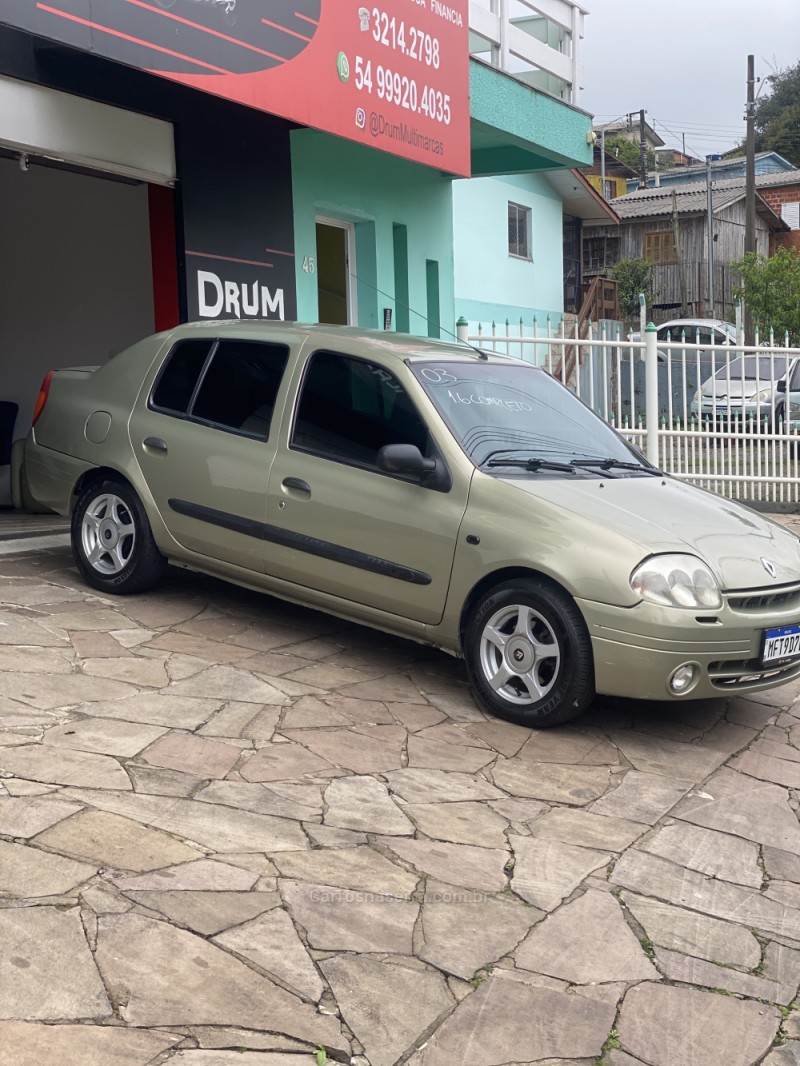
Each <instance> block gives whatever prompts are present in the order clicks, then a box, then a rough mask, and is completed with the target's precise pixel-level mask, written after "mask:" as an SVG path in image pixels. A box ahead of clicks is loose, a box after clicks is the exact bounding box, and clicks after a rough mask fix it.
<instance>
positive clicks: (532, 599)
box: [464, 578, 595, 728]
mask: <svg viewBox="0 0 800 1066" xmlns="http://www.w3.org/2000/svg"><path fill="white" fill-rule="evenodd" d="M464 654H465V658H466V662H467V671H468V673H469V677H470V681H471V682H472V687H473V692H474V694H475V698H476V700H477V702H478V703H479V705H480V706H482V707H483V708H484V709H485V710H487V711H489V713H491V714H495V715H498V716H499V717H501V718H507V719H509V720H511V721H512V722H517V723H519V724H520V725H527V726H532V727H535V728H541V727H543V726H550V725H558V724H559V723H561V722H567V721H569V720H570V719H571V718H575V717H576V716H577V715H579V714H580V713H581V711H583V710H585V708H586V707H587V706H588V704H589V703H590V702H591V701H592V699H593V698H594V694H595V692H594V665H593V660H592V645H591V641H590V639H589V634H588V631H587V629H586V624H585V622H584V621H583V617H582V615H581V613H580V611H579V610H578V608H577V606H576V605H575V603H574V601H573V600H572V599H571V598H570V597H569V596H568V595H567V594H566V593H565V592H563V591H562V590H561V589H559V588H558V587H557V586H555V585H552V584H551V583H550V582H548V581H545V580H542V579H538V578H530V579H527V580H518V581H511V582H508V583H506V584H503V585H499V586H498V587H497V588H495V589H494V590H493V591H491V592H490V593H489V594H488V595H487V596H485V597H484V598H483V599H482V600H481V602H480V603H479V604H478V605H477V607H476V609H475V610H474V612H473V614H472V617H471V619H470V621H469V623H468V625H467V628H466V632H465V637H464Z"/></svg>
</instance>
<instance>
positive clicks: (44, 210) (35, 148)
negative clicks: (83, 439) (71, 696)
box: [0, 0, 592, 505]
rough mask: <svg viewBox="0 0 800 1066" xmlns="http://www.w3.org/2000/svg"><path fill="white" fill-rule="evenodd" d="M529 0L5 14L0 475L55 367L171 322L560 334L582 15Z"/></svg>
mask: <svg viewBox="0 0 800 1066" xmlns="http://www.w3.org/2000/svg"><path fill="white" fill-rule="evenodd" d="M515 2H516V7H517V9H519V10H522V11H523V13H524V14H525V17H524V18H521V17H516V16H515V17H511V16H510V15H509V12H508V10H507V8H508V6H509V0H491V2H488V0H487V4H486V5H482V4H477V3H475V2H474V0H473V2H469V0H448V2H447V3H440V2H439V0H382V2H381V3H380V5H379V6H378V7H367V6H365V5H364V4H362V3H359V2H358V0H291V2H290V0H49V2H35V0H3V3H2V7H0V203H1V204H2V209H3V213H2V217H3V227H2V233H3V237H2V243H1V244H0V337H1V338H2V342H3V343H2V345H1V346H0V381H2V383H3V384H2V388H0V405H2V406H3V408H4V409H5V410H7V411H11V410H13V415H12V421H13V434H12V433H11V430H10V429H9V428H8V425H6V430H5V438H7V439H6V440H3V439H2V438H3V429H2V427H0V471H2V470H3V465H2V464H3V460H5V461H6V462H7V459H6V456H5V455H4V454H2V453H3V452H4V450H5V451H7V444H8V443H9V440H10V435H13V437H15V438H16V437H19V436H23V435H24V434H25V433H26V432H27V429H28V427H29V425H30V419H31V413H32V408H33V403H34V401H35V397H36V392H37V390H38V386H39V383H40V381H41V379H42V377H43V375H44V374H45V373H46V372H47V371H48V370H50V369H54V368H57V367H63V366H71V365H94V364H97V363H103V362H105V361H106V360H107V359H108V358H110V357H111V356H112V355H113V354H114V353H115V352H117V351H119V350H121V349H122V348H124V347H126V346H127V345H128V344H130V343H132V342H134V341H136V340H137V339H139V338H140V337H142V336H145V335H147V334H149V333H152V332H154V331H159V330H162V329H167V328H169V327H171V326H173V325H175V324H177V323H178V322H181V321H190V320H194V319H200V318H206V319H207V318H232V317H265V318H276V317H277V318H284V319H287V320H291V319H298V320H300V321H318V320H319V321H326V322H341V323H350V324H355V325H360V326H366V327H376V328H380V329H384V328H389V329H396V330H400V331H409V332H412V333H416V334H422V335H427V336H442V337H449V336H450V335H451V334H452V332H453V330H454V329H455V322H456V319H457V318H458V317H459V316H460V315H465V316H466V317H467V318H468V319H470V320H473V321H479V320H487V321H488V320H491V319H492V318H496V317H502V316H506V317H507V316H508V315H514V314H516V313H517V311H519V310H522V309H525V310H527V311H529V312H538V313H542V314H545V313H546V314H551V315H555V316H558V314H559V313H560V311H561V310H562V309H563V299H562V278H563V265H562V264H563V239H564V237H563V234H564V229H563V227H564V205H563V200H562V198H561V196H560V195H559V192H558V187H557V185H554V184H553V183H552V181H548V180H547V178H546V176H545V175H550V176H551V177H552V175H553V174H559V173H560V174H562V175H563V174H568V173H569V172H570V169H571V168H574V167H578V166H584V165H587V164H589V163H590V162H591V157H592V147H591V118H590V116H589V115H587V114H586V113H585V112H584V111H582V110H581V109H580V108H579V107H578V106H576V105H577V94H578V89H577V85H578V76H577V70H578V67H577V50H578V41H579V39H580V36H581V32H582V20H583V10H582V9H581V8H580V7H579V6H578V5H577V4H574V3H572V2H567V0H547V3H544V0H539V2H538V3H533V0H530V2H529V0H515ZM528 12H529V14H528ZM517 68H518V69H517ZM512 69H514V70H515V71H516V72H515V73H510V72H509V71H511V70H512ZM512 226H513V234H512ZM8 421H9V419H8V418H6V423H8ZM3 492H4V485H3V482H2V481H1V480H0V505H2V504H3V503H7V502H8V501H7V498H5V499H4V498H3Z"/></svg>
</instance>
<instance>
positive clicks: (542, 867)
mask: <svg viewBox="0 0 800 1066" xmlns="http://www.w3.org/2000/svg"><path fill="white" fill-rule="evenodd" d="M783 520H784V521H788V522H790V523H792V522H800V519H798V518H797V516H791V518H790V519H787V518H784V519H783ZM62 535H63V534H62ZM6 543H11V542H9V541H6ZM0 592H1V595H0V600H1V601H2V603H1V604H0V693H2V695H1V696H0V957H2V959H3V962H4V965H3V969H2V977H0V1066H34V1064H35V1066H41V1064H42V1063H43V1062H53V1063H56V1064H57V1066H155V1064H158V1063H162V1062H170V1063H173V1064H174V1066H179V1064H180V1066H304V1064H309V1066H311V1064H313V1063H315V1061H316V1060H315V1055H314V1050H315V1049H316V1048H319V1047H324V1048H325V1049H326V1052H325V1053H326V1055H327V1057H328V1059H329V1060H333V1061H341V1062H352V1063H355V1064H357V1066H366V1064H369V1066H393V1064H402V1063H409V1064H410V1066H461V1064H468V1066H533V1064H536V1066H595V1064H596V1063H598V1062H602V1063H604V1064H608V1066H755V1064H767V1066H788V1064H791V1063H797V1062H800V1022H799V1021H798V1015H797V1012H796V1010H795V998H796V996H797V993H798V987H799V986H800V825H799V824H798V820H797V815H796V811H797V807H798V800H797V791H796V790H799V789H800V710H798V707H800V704H795V702H794V701H795V699H796V697H797V696H798V695H800V684H797V685H793V686H787V687H784V688H782V689H778V690H775V691H774V692H772V693H765V694H761V695H758V696H755V697H753V698H751V699H745V698H742V697H739V698H732V699H730V700H727V701H719V702H717V703H712V704H709V703H702V704H688V703H687V704H683V705H680V706H675V705H672V706H661V705H659V706H653V705H644V704H636V703H625V702H623V701H609V700H606V701H598V702H597V703H596V705H595V706H594V707H593V708H592V709H591V710H590V712H589V713H588V714H586V715H585V716H583V718H581V720H580V721H579V722H577V723H575V724H573V725H571V726H567V727H561V728H559V729H554V730H549V731H542V732H539V733H535V732H531V731H529V730H526V729H522V728H519V727H516V726H512V725H509V724H506V723H504V722H500V721H498V720H494V719H488V718H486V717H485V716H484V715H483V714H481V713H480V712H478V711H477V710H476V708H475V706H474V704H473V703H472V700H471V699H470V697H469V695H468V692H467V689H466V685H465V679H464V673H463V669H462V666H461V664H460V663H459V662H458V661H456V660H454V659H451V658H449V657H447V656H445V655H443V654H441V653H438V652H436V651H434V650H431V649H427V648H421V647H418V646H416V645H413V644H409V643H406V642H403V641H401V640H397V639H393V638H390V637H385V636H383V635H381V634H379V633H375V632H373V631H370V630H366V629H360V628H358V627H355V626H351V625H348V624H346V623H343V622H340V621H338V620H336V619H332V618H330V617H328V616H325V615H322V614H318V613H315V612H312V611H307V610H304V609H301V608H297V607H292V606H289V605H286V604H282V603H280V602H278V601H275V600H272V599H270V598H268V597H265V596H258V595H256V594H250V593H248V592H245V591H242V590H239V589H235V588H232V587H230V586H227V585H224V584H221V583H218V582H215V581H213V580H211V579H208V578H204V577H199V576H196V575H191V574H186V573H182V572H172V571H171V572H170V573H169V575H168V578H167V580H166V581H165V582H164V583H163V584H162V586H160V588H159V589H158V590H157V591H155V592H153V593H151V594H149V595H146V596H141V597H133V598H118V599H116V598H111V597H105V596H101V595H97V594H95V593H93V592H92V591H91V590H89V589H88V588H87V587H86V586H85V585H83V584H82V582H81V581H80V580H79V578H78V576H77V574H76V572H75V570H74V568H73V566H72V561H71V557H70V555H69V552H68V550H66V549H64V548H63V547H56V548H52V547H50V548H48V547H43V548H37V547H36V546H34V545H33V542H30V543H29V544H28V545H27V546H26V545H25V544H24V543H22V542H20V541H17V542H15V547H14V549H13V552H11V553H9V554H5V555H3V556H2V558H0ZM322 1057H323V1055H322V1052H321V1051H320V1052H318V1055H317V1059H318V1060H322Z"/></svg>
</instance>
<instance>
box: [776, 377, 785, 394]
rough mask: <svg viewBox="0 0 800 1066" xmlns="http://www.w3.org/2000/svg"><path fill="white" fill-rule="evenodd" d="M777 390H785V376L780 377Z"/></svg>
mask: <svg viewBox="0 0 800 1066" xmlns="http://www.w3.org/2000/svg"><path fill="white" fill-rule="evenodd" d="M777 389H778V392H786V378H781V380H780V381H779V382H778V385H777Z"/></svg>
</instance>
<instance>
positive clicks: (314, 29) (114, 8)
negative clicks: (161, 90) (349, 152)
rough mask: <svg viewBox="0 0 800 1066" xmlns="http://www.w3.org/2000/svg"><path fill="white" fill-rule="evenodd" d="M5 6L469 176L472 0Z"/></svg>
mask: <svg viewBox="0 0 800 1066" xmlns="http://www.w3.org/2000/svg"><path fill="white" fill-rule="evenodd" d="M3 7H4V12H3V13H2V14H0V20H2V21H5V22H10V23H11V24H12V25H16V26H19V27H20V28H22V29H26V30H30V31H31V32H33V33H36V34H39V35H41V36H43V37H48V38H50V39H54V40H58V41H62V42H64V43H65V44H69V45H71V46H73V47H76V48H80V49H83V50H85V51H89V52H93V53H95V54H97V55H101V56H104V57H106V58H109V59H113V60H117V61H118V62H121V63H127V64H129V65H131V66H136V67H139V68H141V69H144V70H148V71H151V72H152V73H154V74H159V75H161V76H163V77H165V78H170V79H172V80H173V81H178V82H181V83H182V84H184V85H190V86H193V87H195V88H198V89H202V90H204V91H205V92H209V93H213V94H215V95H217V96H222V97H225V98H226V99H229V100H236V101H238V102H239V103H242V104H246V105H248V106H249V107H254V108H257V109H259V110H262V111H268V112H270V113H271V114H274V115H281V116H283V117H284V118H288V119H291V120H293V121H295V122H298V123H300V124H302V125H306V126H313V127H315V128H317V129H320V130H325V131H327V132H328V133H334V134H337V135H338V136H340V137H346V138H348V139H349V140H354V141H358V142H360V143H362V144H368V145H371V146H372V147H374V148H379V149H381V150H383V151H386V152H391V153H393V154H394V155H399V156H403V157H404V158H406V159H412V160H415V161H416V162H418V163H425V164H427V165H429V166H434V167H437V168H439V169H441V170H445V171H448V172H450V173H454V174H461V175H469V172H470V163H469V43H468V33H469V28H468V18H467V10H468V0H377V2H376V3H375V4H374V5H373V4H370V3H366V2H363V0H39V2H36V0H4V2H3ZM9 8H10V11H9V10H8V9H9Z"/></svg>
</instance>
